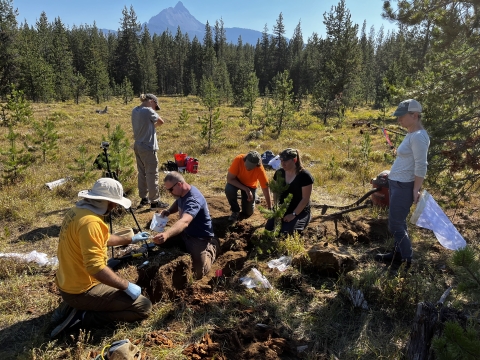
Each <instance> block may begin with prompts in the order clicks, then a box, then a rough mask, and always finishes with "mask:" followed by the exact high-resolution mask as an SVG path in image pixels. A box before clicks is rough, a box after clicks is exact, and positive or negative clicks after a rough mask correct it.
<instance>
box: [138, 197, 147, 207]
mask: <svg viewBox="0 0 480 360" xmlns="http://www.w3.org/2000/svg"><path fill="white" fill-rule="evenodd" d="M148 204H150V201H148V199H147V198H142V200H140V204H138V206H137V209H141V208H143V207H144V206H147V205H148Z"/></svg>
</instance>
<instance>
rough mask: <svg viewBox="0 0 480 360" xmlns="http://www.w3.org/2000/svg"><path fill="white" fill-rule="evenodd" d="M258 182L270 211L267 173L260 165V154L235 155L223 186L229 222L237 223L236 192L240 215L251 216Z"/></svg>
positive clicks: (254, 152) (253, 152) (255, 152)
mask: <svg viewBox="0 0 480 360" xmlns="http://www.w3.org/2000/svg"><path fill="white" fill-rule="evenodd" d="M258 182H260V186H261V188H262V191H263V195H264V196H265V201H266V202H267V207H268V208H269V209H271V208H272V203H271V200H270V190H269V189H268V179H267V173H266V172H265V169H264V167H263V165H262V161H261V157H260V154H259V153H258V152H257V151H250V152H249V153H248V154H240V155H237V156H236V157H235V159H233V162H232V164H231V165H230V168H229V169H228V173H227V185H226V186H225V195H227V200H228V203H229V204H230V210H231V211H232V214H231V215H230V216H229V218H228V220H229V221H232V222H235V221H237V220H238V216H239V215H240V206H239V205H238V200H237V194H238V190H240V192H241V195H242V213H243V214H244V215H245V216H247V217H248V216H251V215H252V214H253V210H254V209H255V192H256V190H257V184H258Z"/></svg>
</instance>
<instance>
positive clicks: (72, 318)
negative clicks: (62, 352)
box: [50, 308, 85, 338]
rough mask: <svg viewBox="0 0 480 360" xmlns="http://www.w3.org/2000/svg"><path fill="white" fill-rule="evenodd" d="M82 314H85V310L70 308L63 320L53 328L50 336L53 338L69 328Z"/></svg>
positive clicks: (78, 321) (77, 322)
mask: <svg viewBox="0 0 480 360" xmlns="http://www.w3.org/2000/svg"><path fill="white" fill-rule="evenodd" d="M84 315H85V311H79V310H77V309H74V308H72V310H71V311H70V314H68V316H67V318H66V319H65V320H63V322H62V323H61V324H60V325H58V326H57V327H56V328H55V329H53V331H52V333H51V334H50V337H51V338H55V337H57V336H58V334H60V333H61V332H62V331H64V330H68V329H71V328H72V327H73V326H75V325H77V324H79V323H80V322H81V321H82V319H83V316H84Z"/></svg>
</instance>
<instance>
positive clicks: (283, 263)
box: [268, 256, 292, 272]
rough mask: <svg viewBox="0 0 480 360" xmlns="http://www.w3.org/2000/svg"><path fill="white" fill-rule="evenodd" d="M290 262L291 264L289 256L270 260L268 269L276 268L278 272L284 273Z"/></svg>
mask: <svg viewBox="0 0 480 360" xmlns="http://www.w3.org/2000/svg"><path fill="white" fill-rule="evenodd" d="M291 262H292V257H291V256H282V257H280V258H278V259H274V260H270V261H269V262H268V267H269V268H270V269H273V268H277V269H278V271H280V272H284V271H285V270H287V268H288V267H289V266H290V263H291Z"/></svg>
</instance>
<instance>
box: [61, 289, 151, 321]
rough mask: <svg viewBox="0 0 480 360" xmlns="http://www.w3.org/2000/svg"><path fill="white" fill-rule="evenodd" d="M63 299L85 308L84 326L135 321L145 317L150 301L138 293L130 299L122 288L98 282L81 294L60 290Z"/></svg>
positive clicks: (149, 307) (79, 308)
mask: <svg viewBox="0 0 480 360" xmlns="http://www.w3.org/2000/svg"><path fill="white" fill-rule="evenodd" d="M60 294H61V295H62V298H63V300H64V301H65V302H66V303H67V304H68V305H70V306H71V307H73V308H75V309H78V310H86V313H85V316H84V318H83V321H82V326H84V327H85V328H96V327H102V326H105V325H109V324H111V323H113V322H116V321H125V322H135V321H139V320H143V319H146V318H147V317H148V315H149V314H150V312H151V310H152V303H151V302H150V300H148V299H147V298H146V297H145V296H142V295H140V296H139V297H138V298H137V299H136V300H132V298H131V297H130V296H128V295H127V293H125V292H124V291H123V290H118V289H115V288H113V287H111V286H108V285H105V284H98V285H96V286H94V287H93V288H91V289H90V290H88V291H86V292H84V293H82V294H68V293H66V292H63V291H61V290H60Z"/></svg>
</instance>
